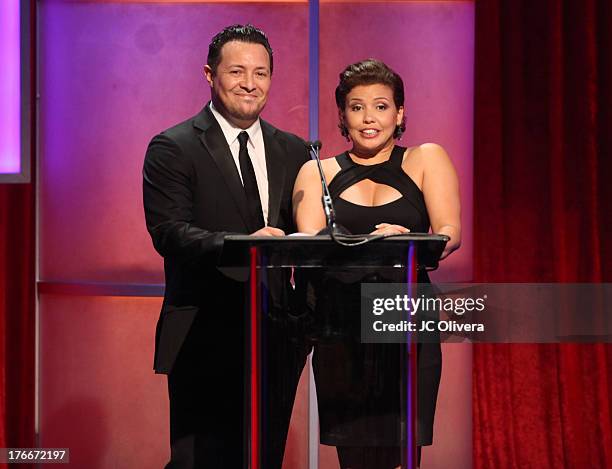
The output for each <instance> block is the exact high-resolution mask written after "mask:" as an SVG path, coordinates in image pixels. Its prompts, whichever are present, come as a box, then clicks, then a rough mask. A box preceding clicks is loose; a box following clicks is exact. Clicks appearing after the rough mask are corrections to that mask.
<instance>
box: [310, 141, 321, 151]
mask: <svg viewBox="0 0 612 469" xmlns="http://www.w3.org/2000/svg"><path fill="white" fill-rule="evenodd" d="M306 146H307V147H308V148H314V149H316V150H318V151H320V150H321V147H322V146H323V144H322V143H321V140H315V141H312V142H311V141H308V142H306Z"/></svg>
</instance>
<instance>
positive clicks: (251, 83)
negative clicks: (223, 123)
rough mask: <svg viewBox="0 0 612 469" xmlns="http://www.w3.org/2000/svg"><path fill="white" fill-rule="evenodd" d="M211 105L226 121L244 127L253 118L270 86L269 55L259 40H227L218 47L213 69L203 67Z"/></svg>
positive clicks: (257, 114)
mask: <svg viewBox="0 0 612 469" xmlns="http://www.w3.org/2000/svg"><path fill="white" fill-rule="evenodd" d="M204 73H205V75H206V80H207V81H208V83H209V84H210V86H211V90H212V91H211V93H212V101H213V104H214V105H215V108H216V109H217V110H218V111H219V112H220V113H221V114H222V115H223V117H225V118H226V119H227V120H228V121H230V122H231V123H232V124H234V125H235V126H237V127H240V128H243V129H246V128H247V127H249V126H250V125H251V124H253V122H255V121H256V120H257V118H258V117H259V114H260V113H261V111H262V110H263V108H264V106H265V105H266V101H267V99H268V91H269V90H270V84H271V74H270V58H269V56H268V51H267V50H266V48H265V47H264V46H262V45H261V44H253V43H250V42H240V41H230V42H228V43H226V44H224V45H223V47H222V48H221V61H220V62H219V65H218V66H217V70H216V71H215V72H214V73H213V71H212V70H211V68H210V67H209V66H208V65H206V66H205V67H204Z"/></svg>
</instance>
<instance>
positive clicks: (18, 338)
mask: <svg viewBox="0 0 612 469" xmlns="http://www.w3.org/2000/svg"><path fill="white" fill-rule="evenodd" d="M34 220H35V219H34V188H33V184H0V418H1V420H0V447H1V448H7V447H27V448H31V447H33V446H35V443H34V331H35V321H34V300H35V273H34V272H35V271H34V266H35V263H34V255H35V250H34V243H35V229H34Z"/></svg>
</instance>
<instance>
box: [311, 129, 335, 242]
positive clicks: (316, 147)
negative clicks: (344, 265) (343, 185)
mask: <svg viewBox="0 0 612 469" xmlns="http://www.w3.org/2000/svg"><path fill="white" fill-rule="evenodd" d="M306 146H307V147H308V150H309V151H310V158H311V159H313V160H315V161H316V162H317V168H318V169H319V178H320V179H321V188H322V189H323V195H322V197H321V203H322V204H323V211H324V212H325V220H326V221H327V230H328V231H329V233H330V235H331V236H332V238H333V237H334V234H335V233H336V212H335V211H334V204H333V203H332V198H331V194H330V193H329V186H328V185H327V181H326V180H325V174H324V173H323V167H322V166H321V158H320V157H319V151H320V150H321V147H322V146H323V144H322V143H321V141H320V140H315V141H308V142H306Z"/></svg>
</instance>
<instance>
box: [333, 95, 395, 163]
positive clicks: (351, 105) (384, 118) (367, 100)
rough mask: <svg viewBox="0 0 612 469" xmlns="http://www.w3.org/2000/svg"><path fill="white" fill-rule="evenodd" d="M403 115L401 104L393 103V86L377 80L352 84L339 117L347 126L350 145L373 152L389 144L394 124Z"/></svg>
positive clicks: (391, 140)
mask: <svg viewBox="0 0 612 469" xmlns="http://www.w3.org/2000/svg"><path fill="white" fill-rule="evenodd" d="M403 116H404V108H403V107H400V108H399V109H398V108H397V107H395V103H394V101H393V90H392V89H391V88H390V87H389V86H387V85H383V84H378V83H377V84H374V85H360V86H356V87H355V88H353V89H352V90H351V91H350V92H349V94H348V95H347V97H346V106H345V108H344V112H343V113H341V116H340V118H341V119H343V120H344V124H345V125H346V128H347V129H348V133H349V137H350V139H351V141H352V142H353V149H354V150H355V151H357V152H361V153H366V154H376V153H377V152H379V151H380V150H382V149H384V148H386V147H388V146H389V145H393V133H394V132H395V127H396V126H398V125H400V124H401V122H402V117H403Z"/></svg>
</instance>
